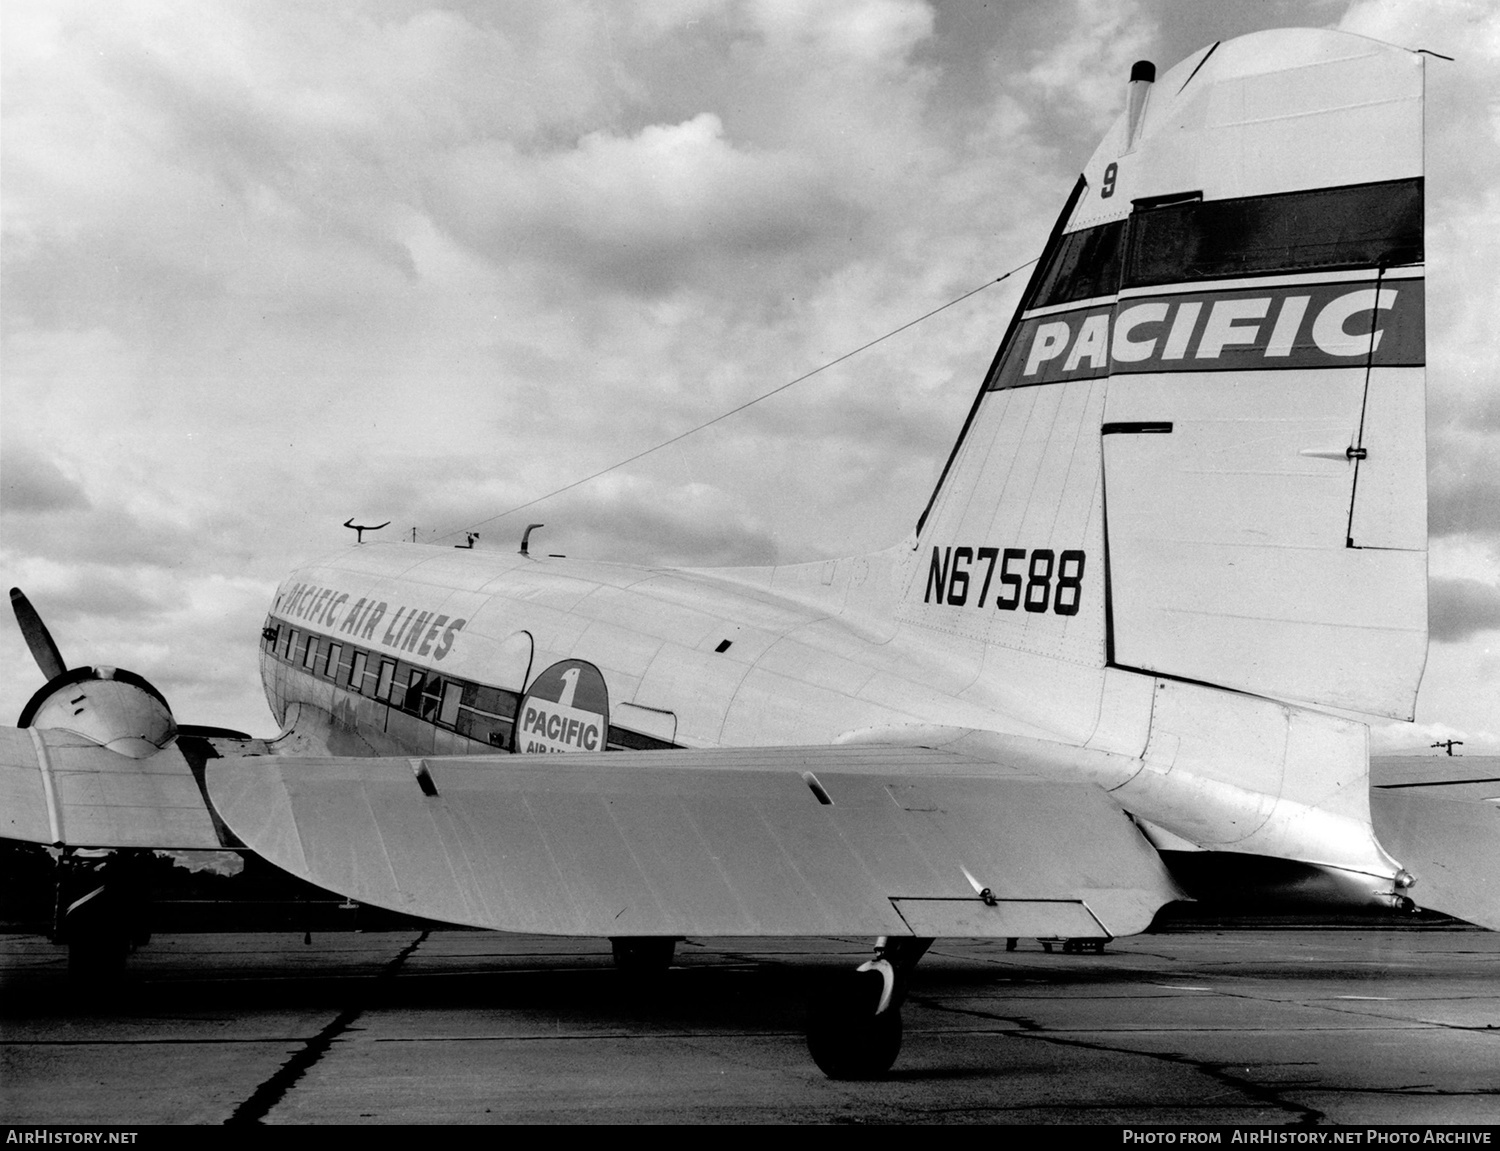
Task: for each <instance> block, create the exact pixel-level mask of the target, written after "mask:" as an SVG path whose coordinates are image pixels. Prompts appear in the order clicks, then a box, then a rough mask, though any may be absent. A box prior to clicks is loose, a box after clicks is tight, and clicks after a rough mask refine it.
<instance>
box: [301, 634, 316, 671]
mask: <svg viewBox="0 0 1500 1151" xmlns="http://www.w3.org/2000/svg"><path fill="white" fill-rule="evenodd" d="M317 662H318V637H317V636H315V635H310V636H308V637H307V648H306V649H305V650H304V651H303V653H302V666H303V667H305V668H307V669H308V670H309V671H310V670H312V666H313V664H315V663H317Z"/></svg>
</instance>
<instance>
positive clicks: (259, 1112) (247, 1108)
mask: <svg viewBox="0 0 1500 1151" xmlns="http://www.w3.org/2000/svg"><path fill="white" fill-rule="evenodd" d="M429 934H431V933H430V932H427V931H424V932H422V934H421V935H419V936H417V938H416V939H414V940H412V942H411V943H409V944H408V945H407V946H406V947H404V948H402V950H401V952H400V953H399V954H398V955H397V956H396V957H395V958H394V959H392V960H391V961H390V962H389V963H387V964H386V965H385V967H384V968H383V969H382V970H381V972H380V974H379V975H377V976H376V977H375V979H374V980H373V982H371V983H370V984H369V985H368V986H367V987H366V988H365V990H366V991H367V994H366V995H364V996H362V997H360V999H359V1000H358V1001H357V1002H355V1003H354V1004H353V1005H351V1006H349V1007H346V1008H344V1010H343V1011H341V1012H339V1013H338V1015H337V1016H335V1017H334V1019H333V1021H332V1022H331V1023H329V1024H328V1025H327V1026H326V1027H324V1028H323V1030H321V1031H319V1032H318V1033H317V1034H316V1035H315V1036H313V1037H312V1038H311V1039H309V1040H308V1041H307V1043H306V1045H304V1046H303V1048H302V1050H301V1051H298V1052H296V1053H295V1054H293V1055H292V1057H291V1058H290V1059H288V1060H287V1061H286V1062H285V1063H283V1064H282V1065H281V1066H280V1067H279V1068H277V1070H276V1072H275V1074H273V1075H272V1076H271V1077H270V1078H269V1079H267V1080H266V1081H265V1082H264V1083H262V1084H261V1085H260V1086H259V1087H257V1088H256V1089H255V1090H254V1091H253V1092H251V1094H250V1098H248V1099H246V1100H245V1101H244V1102H243V1103H241V1104H240V1105H239V1106H238V1107H236V1108H235V1109H234V1112H233V1113H232V1114H231V1115H230V1116H229V1118H228V1119H226V1120H224V1126H226V1127H254V1126H258V1125H259V1124H260V1122H261V1121H262V1120H263V1119H265V1117H266V1116H267V1115H269V1114H270V1113H271V1109H272V1108H273V1107H275V1106H276V1105H277V1104H278V1103H280V1102H281V1101H282V1100H283V1099H284V1098H286V1095H287V1092H289V1091H290V1090H291V1089H292V1088H293V1087H294V1086H296V1084H297V1081H298V1080H299V1079H301V1078H302V1076H304V1075H306V1074H307V1072H308V1071H309V1070H311V1069H312V1067H313V1066H314V1064H316V1063H317V1062H318V1060H320V1059H321V1058H323V1056H324V1055H325V1054H327V1052H328V1049H329V1048H330V1047H332V1046H333V1041H334V1040H335V1039H337V1038H338V1037H339V1036H340V1035H342V1034H343V1033H344V1032H345V1031H347V1030H348V1029H349V1028H350V1026H351V1025H352V1024H353V1023H354V1021H355V1020H356V1019H358V1018H359V1017H360V1016H361V1015H363V1014H364V1012H365V1008H366V1007H367V1006H368V1005H369V1003H370V1001H371V1000H372V999H373V998H374V997H375V996H376V995H377V994H378V993H379V991H380V988H381V985H382V984H384V983H385V982H386V981H387V980H389V979H391V978H392V977H394V976H395V974H396V972H397V970H398V969H399V968H400V967H401V965H402V964H403V963H405V962H406V960H407V958H408V957H409V956H410V955H411V953H412V952H413V951H415V950H416V949H417V948H418V947H420V946H422V944H423V943H425V942H426V941H427V936H428V935H429Z"/></svg>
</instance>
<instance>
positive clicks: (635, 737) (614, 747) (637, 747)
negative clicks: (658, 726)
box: [608, 724, 677, 751]
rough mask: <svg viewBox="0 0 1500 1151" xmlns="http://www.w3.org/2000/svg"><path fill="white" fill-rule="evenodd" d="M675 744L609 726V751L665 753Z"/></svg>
mask: <svg viewBox="0 0 1500 1151" xmlns="http://www.w3.org/2000/svg"><path fill="white" fill-rule="evenodd" d="M676 746H677V745H676V744H675V743H668V742H667V741H666V740H664V739H657V738H656V737H655V736H650V735H641V734H640V733H639V732H634V731H626V730H625V729H624V728H623V727H616V726H615V725H614V724H610V725H609V744H608V750H610V751H666V750H668V749H669V748H674V747H676Z"/></svg>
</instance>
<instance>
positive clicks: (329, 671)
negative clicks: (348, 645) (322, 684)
mask: <svg viewBox="0 0 1500 1151" xmlns="http://www.w3.org/2000/svg"><path fill="white" fill-rule="evenodd" d="M343 653H344V645H343V644H338V643H331V644H329V645H328V657H327V658H326V659H324V661H323V674H324V675H326V676H329V677H330V678H332V677H335V676H337V675H338V673H339V657H340V656H341V655H343Z"/></svg>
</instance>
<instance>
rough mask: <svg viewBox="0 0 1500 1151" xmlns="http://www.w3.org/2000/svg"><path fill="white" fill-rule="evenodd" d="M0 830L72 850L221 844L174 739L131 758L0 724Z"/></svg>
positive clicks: (75, 739)
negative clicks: (156, 750)
mask: <svg viewBox="0 0 1500 1151" xmlns="http://www.w3.org/2000/svg"><path fill="white" fill-rule="evenodd" d="M0 804H3V806H0V835H3V836H4V837H5V838H7V839H18V840H24V841H26V842H30V843H66V844H68V845H70V846H75V847H154V848H205V849H213V848H220V847H225V846H231V845H229V844H226V843H225V842H224V841H223V840H222V839H221V838H220V836H219V834H218V831H217V830H216V829H215V826H214V821H213V817H212V815H210V813H209V810H208V805H207V803H206V802H205V800H204V797H203V792H202V789H201V788H200V786H199V784H198V780H197V778H196V777H195V776H194V773H193V769H192V766H191V765H190V764H189V762H188V760H187V759H186V757H185V756H184V755H183V753H182V751H181V750H180V749H179V747H178V746H177V745H176V744H171V745H169V746H168V747H167V748H165V749H164V750H163V751H161V752H159V753H157V754H156V755H153V756H149V757H147V758H145V759H131V758H130V757H128V756H123V755H119V754H118V753H116V752H113V751H110V750H108V749H107V748H103V747H100V746H98V745H97V744H95V743H92V742H90V741H89V740H87V739H84V738H83V737H81V736H77V735H74V734H73V733H71V732H67V731H58V730H51V729H46V730H44V729H38V728H0Z"/></svg>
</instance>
